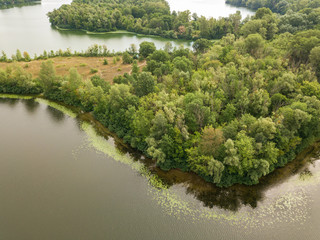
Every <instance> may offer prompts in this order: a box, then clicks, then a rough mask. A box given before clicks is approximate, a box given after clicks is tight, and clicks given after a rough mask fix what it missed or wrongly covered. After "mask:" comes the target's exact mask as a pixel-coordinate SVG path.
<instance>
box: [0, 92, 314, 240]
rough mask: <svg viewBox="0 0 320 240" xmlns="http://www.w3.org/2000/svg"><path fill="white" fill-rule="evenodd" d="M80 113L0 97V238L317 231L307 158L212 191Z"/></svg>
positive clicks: (264, 235) (299, 234)
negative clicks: (246, 183) (260, 180)
mask: <svg viewBox="0 0 320 240" xmlns="http://www.w3.org/2000/svg"><path fill="white" fill-rule="evenodd" d="M85 119H90V117H88V116H81V115H80V116H78V117H76V114H74V113H72V112H71V111H70V110H68V109H65V108H63V107H61V106H58V105H55V104H52V103H50V102H45V101H44V100H40V99H38V100H36V101H34V100H18V99H8V98H0V132H1V138H0V153H1V157H0V165H1V167H0V192H1V194H0V212H1V214H0V239H5V240H17V239H26V240H29V239H30V240H37V239H39V240H51V239H52V240H56V239H59V240H73V239H74V240H82V239H83V240H87V239H92V240H100V239H101V240H102V239H137V240H138V239H139V240H142V239H143V240H144V239H146V240H149V239H159V240H160V239H161V240H162V239H163V240H165V239H175V240H179V239H181V240H182V239H183V240H185V239H187V240H188V239H190V240H191V239H201V240H206V239H228V240H230V239H239V240H240V239H252V240H255V239H261V240H264V239H266V240H267V239H290V240H300V239H312V240H313V239H318V236H319V234H320V229H319V227H318V226H319V224H320V206H319V204H318V202H317V201H318V199H319V196H320V192H319V190H320V174H319V166H320V164H319V162H318V161H317V160H315V159H314V158H311V160H312V161H310V163H307V164H303V165H302V166H299V164H298V165H297V164H294V165H293V166H289V168H286V170H289V172H290V174H287V177H285V178H284V177H281V178H280V179H277V176H278V175H285V173H283V172H282V173H281V172H280V174H279V172H278V173H276V174H274V177H275V178H276V179H277V180H276V182H277V183H267V182H268V181H265V182H266V183H265V184H261V185H259V186H255V187H240V186H236V187H233V188H230V189H219V188H215V187H214V186H212V185H210V184H206V183H204V182H202V181H200V179H198V178H197V177H196V176H194V175H192V174H191V175H190V174H184V173H181V172H178V171H172V172H169V173H163V172H161V171H159V170H157V172H158V174H154V172H155V171H154V170H152V167H150V166H149V167H148V163H146V164H144V163H145V162H146V160H141V159H143V158H141V157H140V156H139V155H138V154H137V153H134V152H131V151H130V149H126V148H125V146H123V145H122V144H121V142H120V141H118V140H115V139H113V138H112V137H110V136H109V137H108V135H107V134H103V135H101V134H99V133H98V132H97V131H96V130H95V128H94V127H93V126H97V125H90V124H88V123H87V122H86V121H87V120H85ZM100 133H102V132H101V131H100ZM313 152H317V151H316V150H313ZM138 159H140V160H138ZM158 176H160V177H161V179H162V180H161V179H160V178H159V177H158ZM164 186H167V188H166V187H164Z"/></svg>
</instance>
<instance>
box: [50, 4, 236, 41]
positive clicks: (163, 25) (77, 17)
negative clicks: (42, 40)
mask: <svg viewBox="0 0 320 240" xmlns="http://www.w3.org/2000/svg"><path fill="white" fill-rule="evenodd" d="M48 16H49V20H50V22H51V24H52V25H53V26H57V27H60V28H64V29H83V30H87V31H91V32H109V31H116V30H126V31H130V32H135V33H140V34H147V35H159V36H162V37H165V38H173V39H176V38H182V39H198V38H207V39H219V38H221V37H222V36H225V35H226V34H228V33H234V34H237V32H238V30H239V25H240V22H241V15H240V13H239V12H237V13H235V14H232V15H230V16H229V17H225V18H220V19H214V18H210V19H206V18H205V17H203V16H201V17H200V16H198V15H197V14H195V13H194V14H191V12H190V11H189V10H188V11H184V12H178V13H177V12H175V11H173V12H172V13H171V12H170V7H169V5H168V3H167V2H166V1H165V0H126V1H123V0H99V1H96V0H74V1H73V2H72V3H71V5H63V6H61V7H60V8H59V9H57V10H54V11H52V12H50V13H48Z"/></svg>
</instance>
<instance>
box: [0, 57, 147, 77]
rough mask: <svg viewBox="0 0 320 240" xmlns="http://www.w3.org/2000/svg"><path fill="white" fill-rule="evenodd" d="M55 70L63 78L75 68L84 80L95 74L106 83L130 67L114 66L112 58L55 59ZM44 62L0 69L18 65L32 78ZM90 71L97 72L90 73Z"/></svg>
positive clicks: (38, 61)
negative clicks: (105, 63) (105, 60)
mask: <svg viewBox="0 0 320 240" xmlns="http://www.w3.org/2000/svg"><path fill="white" fill-rule="evenodd" d="M104 59H107V60H108V63H109V64H108V65H103V62H104ZM51 60H52V61H53V63H54V66H55V68H56V71H57V74H58V75H60V76H65V75H67V74H68V72H69V69H70V68H72V67H75V68H77V69H78V72H79V73H80V74H81V75H82V76H83V77H84V78H85V79H86V78H90V77H92V76H93V75H95V74H97V75H99V76H100V77H101V78H103V79H105V80H106V81H108V82H112V80H113V78H114V77H116V76H119V75H123V74H124V73H130V71H131V68H132V65H131V64H122V59H121V58H120V61H118V62H117V63H116V64H114V63H113V57H56V58H51ZM43 61H45V60H34V61H31V62H14V63H0V68H2V69H5V68H6V67H8V66H10V65H12V64H18V65H20V66H22V67H23V68H24V69H25V70H27V71H28V72H30V73H31V74H32V76H33V77H38V75H39V71H40V66H41V63H42V62H43ZM145 64H146V63H145V62H140V63H138V65H139V66H140V67H143V66H145ZM92 69H96V70H98V72H96V73H92V71H91V70H92Z"/></svg>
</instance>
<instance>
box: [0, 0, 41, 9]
mask: <svg viewBox="0 0 320 240" xmlns="http://www.w3.org/2000/svg"><path fill="white" fill-rule="evenodd" d="M40 1H41V0H0V8H6V7H11V6H14V5H24V4H30V3H35V2H40Z"/></svg>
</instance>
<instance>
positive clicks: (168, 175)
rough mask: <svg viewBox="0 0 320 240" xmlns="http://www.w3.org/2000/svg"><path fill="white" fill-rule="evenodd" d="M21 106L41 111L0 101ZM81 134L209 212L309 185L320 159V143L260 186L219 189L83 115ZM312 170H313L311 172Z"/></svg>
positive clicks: (55, 114) (57, 116)
mask: <svg viewBox="0 0 320 240" xmlns="http://www.w3.org/2000/svg"><path fill="white" fill-rule="evenodd" d="M18 103H23V105H24V107H25V109H26V110H27V112H28V113H32V114H33V113H35V112H36V110H37V109H38V108H39V106H40V104H39V102H36V101H34V100H33V99H21V100H20V99H13V98H10V99H9V98H0V104H6V105H8V106H10V107H11V108H14V107H15V106H16V105H17V104H18ZM46 112H47V113H48V115H49V116H50V118H51V119H52V120H53V121H54V122H57V123H59V122H63V121H64V120H65V113H63V112H62V111H60V110H58V109H56V108H55V107H52V106H47V107H46ZM75 120H76V124H77V126H78V128H79V130H81V129H82V127H81V126H82V122H83V121H85V122H90V123H91V124H92V125H93V126H94V128H95V129H96V131H97V134H98V135H99V136H101V137H103V138H104V139H105V140H106V141H108V142H109V143H110V144H111V145H112V146H113V147H115V149H116V152H117V153H118V154H120V155H123V156H127V157H129V158H131V159H132V160H133V161H135V162H137V161H139V162H142V163H143V164H144V165H145V166H146V167H147V168H148V169H149V171H151V173H153V174H156V175H157V176H158V177H159V178H160V179H161V180H162V182H163V183H165V185H166V186H168V187H169V188H170V187H173V186H182V188H184V189H185V193H186V194H188V195H192V196H194V197H195V198H196V199H197V200H199V201H201V202H202V204H203V206H205V207H208V208H215V207H218V208H220V209H224V210H228V211H233V212H236V211H239V210H240V209H241V208H242V207H243V206H249V207H250V208H253V209H254V208H256V207H257V206H258V205H259V202H263V200H264V199H265V192H266V191H267V190H268V189H270V188H276V186H278V185H281V184H282V183H284V182H286V181H287V180H288V179H290V178H292V177H294V178H295V179H298V180H299V181H308V180H310V179H312V177H313V172H314V171H317V168H318V167H317V164H316V162H317V161H316V159H317V157H318V156H319V155H320V154H319V151H320V143H316V144H314V146H312V147H310V148H308V149H306V150H305V151H303V152H302V153H301V154H300V155H299V156H298V157H297V159H296V160H295V161H293V162H291V163H289V164H288V165H287V166H286V167H285V168H281V169H277V170H276V171H274V172H273V173H271V174H269V175H268V176H266V177H264V178H262V180H261V183H260V184H258V185H254V186H244V185H234V186H232V187H229V188H220V187H216V186H215V185H214V184H211V183H208V182H205V181H204V180H202V179H201V178H200V177H199V176H197V175H196V174H194V173H187V172H182V171H180V170H177V169H174V170H171V171H168V172H166V171H162V170H161V169H159V168H158V167H156V166H155V163H154V161H152V160H151V159H147V158H145V157H144V156H142V155H141V154H140V153H139V152H137V151H135V150H134V149H132V148H130V147H129V146H127V145H126V144H124V143H123V141H122V140H121V139H119V138H117V136H115V135H114V134H112V133H111V132H109V131H108V130H107V129H106V128H104V127H103V126H102V125H101V124H100V123H99V122H97V121H95V120H94V119H93V118H92V116H91V115H90V114H80V115H78V117H77V118H76V119H75ZM310 169H311V170H310Z"/></svg>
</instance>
